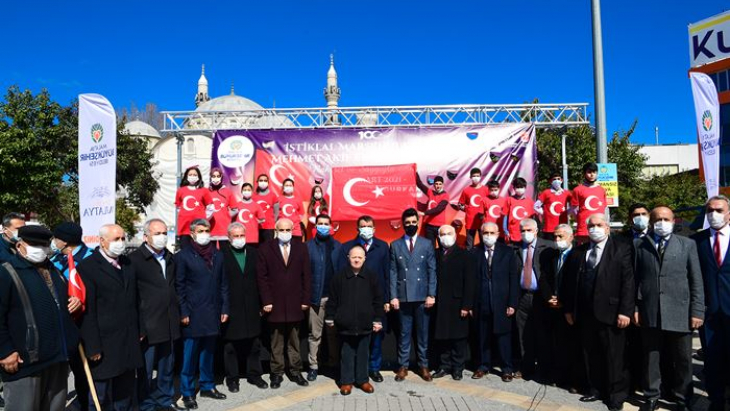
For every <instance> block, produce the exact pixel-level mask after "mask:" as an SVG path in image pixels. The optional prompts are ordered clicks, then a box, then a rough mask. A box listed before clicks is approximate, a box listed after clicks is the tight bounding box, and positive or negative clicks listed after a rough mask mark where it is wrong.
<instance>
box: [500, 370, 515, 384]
mask: <svg viewBox="0 0 730 411" xmlns="http://www.w3.org/2000/svg"><path fill="white" fill-rule="evenodd" d="M514 378H515V376H514V374H512V373H511V372H506V373H504V374H502V381H504V382H512V380H513V379H514Z"/></svg>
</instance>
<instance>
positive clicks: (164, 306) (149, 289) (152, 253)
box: [129, 219, 180, 411]
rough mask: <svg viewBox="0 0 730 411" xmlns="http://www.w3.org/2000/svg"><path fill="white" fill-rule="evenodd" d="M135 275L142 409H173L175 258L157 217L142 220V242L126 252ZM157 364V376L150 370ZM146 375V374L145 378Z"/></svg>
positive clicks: (177, 314) (177, 330) (177, 324)
mask: <svg viewBox="0 0 730 411" xmlns="http://www.w3.org/2000/svg"><path fill="white" fill-rule="evenodd" d="M129 260H130V262H131V264H132V268H133V270H134V274H135V278H136V279H137V301H138V306H137V310H138V312H139V334H140V338H141V344H142V352H143V353H144V362H145V366H144V367H143V368H142V369H140V372H139V378H138V384H137V386H138V387H139V393H138V398H139V407H140V409H141V410H142V411H145V410H158V409H174V408H175V405H173V401H172V397H173V396H174V395H175V386H174V375H173V372H174V365H175V364H174V363H175V354H174V352H173V344H174V342H175V340H177V339H178V338H180V307H179V305H178V301H177V292H176V291H175V260H174V258H173V257H172V254H171V253H170V252H169V251H168V250H167V225H166V224H165V222H164V221H162V220H160V219H151V220H148V221H147V222H145V224H144V244H142V245H141V246H140V247H139V248H138V249H136V250H135V251H134V252H133V253H132V254H130V255H129ZM155 368H157V379H156V380H155V381H154V384H153V380H152V370H154V369H155ZM145 377H146V378H145Z"/></svg>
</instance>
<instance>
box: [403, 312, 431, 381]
mask: <svg viewBox="0 0 730 411" xmlns="http://www.w3.org/2000/svg"><path fill="white" fill-rule="evenodd" d="M429 317H430V314H429V312H428V311H426V308H425V305H424V302H423V301H420V302H409V303H401V304H400V310H398V318H399V319H400V338H399V339H398V364H399V365H400V366H401V367H406V368H407V367H408V364H409V362H410V358H411V340H412V332H413V322H414V320H415V323H416V340H417V345H418V346H417V350H416V353H417V354H418V366H419V367H424V368H428V354H427V351H428V323H429Z"/></svg>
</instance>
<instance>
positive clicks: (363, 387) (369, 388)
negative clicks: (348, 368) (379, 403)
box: [360, 382, 375, 394]
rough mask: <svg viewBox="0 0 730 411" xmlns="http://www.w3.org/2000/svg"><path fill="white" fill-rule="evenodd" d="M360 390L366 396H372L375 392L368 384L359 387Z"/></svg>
mask: <svg viewBox="0 0 730 411" xmlns="http://www.w3.org/2000/svg"><path fill="white" fill-rule="evenodd" d="M360 389H361V390H363V391H365V392H366V393H368V394H372V393H374V392H375V388H373V386H372V384H370V383H369V382H366V383H364V384H362V385H360Z"/></svg>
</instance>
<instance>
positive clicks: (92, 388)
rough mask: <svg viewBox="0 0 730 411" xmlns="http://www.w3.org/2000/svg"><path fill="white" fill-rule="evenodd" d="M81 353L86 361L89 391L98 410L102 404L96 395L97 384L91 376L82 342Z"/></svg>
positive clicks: (99, 410) (85, 370)
mask: <svg viewBox="0 0 730 411" xmlns="http://www.w3.org/2000/svg"><path fill="white" fill-rule="evenodd" d="M79 354H80V355H81V361H83V363H84V372H85V373H86V381H87V382H88V383H89V390H90V391H89V392H91V398H92V399H93V400H94V406H96V411H101V404H99V396H97V395H96V386H95V385H94V379H93V378H91V369H90V368H89V360H88V359H87V358H86V351H84V346H83V345H81V343H79Z"/></svg>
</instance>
